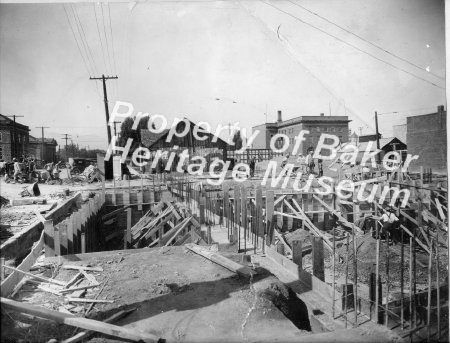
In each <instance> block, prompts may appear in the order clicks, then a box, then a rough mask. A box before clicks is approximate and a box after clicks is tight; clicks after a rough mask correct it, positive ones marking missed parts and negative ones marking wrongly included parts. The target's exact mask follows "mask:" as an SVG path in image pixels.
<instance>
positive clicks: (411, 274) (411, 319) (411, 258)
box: [409, 237, 414, 329]
mask: <svg viewBox="0 0 450 343" xmlns="http://www.w3.org/2000/svg"><path fill="white" fill-rule="evenodd" d="M412 296H413V239H412V237H410V238H409V328H410V329H412V327H413V310H414V309H413V298H412Z"/></svg>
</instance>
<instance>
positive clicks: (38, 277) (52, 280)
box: [3, 266, 66, 286]
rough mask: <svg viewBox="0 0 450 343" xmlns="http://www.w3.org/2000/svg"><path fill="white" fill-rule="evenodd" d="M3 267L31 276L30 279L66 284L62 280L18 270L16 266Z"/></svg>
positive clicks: (59, 284)
mask: <svg viewBox="0 0 450 343" xmlns="http://www.w3.org/2000/svg"><path fill="white" fill-rule="evenodd" d="M30 267H31V266H30ZM3 268H6V269H10V270H12V271H15V272H17V273H21V274H23V275H26V276H28V277H30V278H32V279H36V280H40V281H44V282H48V283H52V284H55V285H58V286H65V285H66V283H65V282H63V281H59V280H54V279H49V278H46V277H44V276H39V275H34V274H32V273H28V272H26V271H23V270H20V269H18V268H14V267H10V266H3Z"/></svg>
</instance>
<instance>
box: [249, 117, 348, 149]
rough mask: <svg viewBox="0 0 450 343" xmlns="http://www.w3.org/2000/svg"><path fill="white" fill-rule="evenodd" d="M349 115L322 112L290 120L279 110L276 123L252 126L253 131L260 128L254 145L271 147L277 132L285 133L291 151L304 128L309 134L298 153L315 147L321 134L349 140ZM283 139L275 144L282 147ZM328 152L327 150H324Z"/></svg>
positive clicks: (257, 147) (341, 140)
mask: <svg viewBox="0 0 450 343" xmlns="http://www.w3.org/2000/svg"><path fill="white" fill-rule="evenodd" d="M349 122H350V120H348V117H347V116H325V115H324V114H323V113H321V114H320V115H319V116H301V117H297V118H293V119H289V120H285V121H283V120H282V113H281V111H278V120H277V122H276V123H265V124H261V125H258V126H254V127H253V128H252V130H253V132H255V130H259V131H260V132H259V134H258V135H257V137H256V138H255V140H254V141H253V144H252V147H253V148H255V149H269V148H270V141H271V139H272V137H273V136H275V135H276V134H284V135H286V136H287V137H288V139H289V148H288V149H287V150H286V152H288V153H291V152H292V150H293V148H294V143H295V137H296V136H297V135H298V134H299V133H300V131H302V130H308V131H309V134H308V135H306V136H305V137H306V141H303V142H302V143H301V144H300V148H299V151H298V153H301V154H306V153H307V151H308V150H309V149H315V147H316V146H317V143H318V142H319V137H320V135H321V134H323V133H325V134H329V135H334V136H337V137H338V138H339V140H340V142H342V143H345V142H348V136H349V129H348V123H349ZM283 144H285V143H284V142H283V140H282V139H278V141H277V142H276V144H275V147H276V148H279V147H282V146H283ZM323 153H325V154H326V151H323Z"/></svg>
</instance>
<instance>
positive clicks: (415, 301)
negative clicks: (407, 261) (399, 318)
mask: <svg viewBox="0 0 450 343" xmlns="http://www.w3.org/2000/svg"><path fill="white" fill-rule="evenodd" d="M413 233H414V239H413V242H412V243H413V292H414V295H413V301H414V302H413V311H414V326H416V323H417V311H416V305H417V297H416V295H417V270H416V269H417V268H416V241H415V237H416V230H414V232H413Z"/></svg>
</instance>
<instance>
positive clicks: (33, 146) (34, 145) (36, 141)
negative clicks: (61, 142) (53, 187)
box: [28, 136, 58, 163]
mask: <svg viewBox="0 0 450 343" xmlns="http://www.w3.org/2000/svg"><path fill="white" fill-rule="evenodd" d="M57 145H58V143H57V142H56V140H55V139H54V138H44V144H42V138H36V137H33V136H30V139H29V147H28V153H29V154H30V155H32V156H33V157H34V158H35V159H36V160H37V161H39V162H42V161H45V162H46V163H48V162H56V146H57ZM42 148H43V149H44V150H42ZM42 151H43V154H42Z"/></svg>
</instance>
